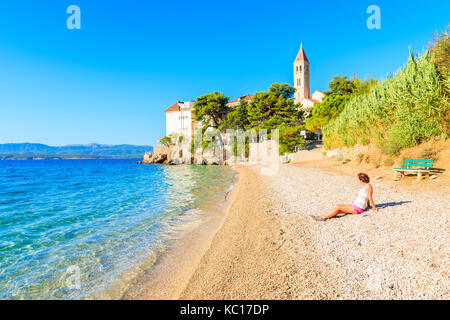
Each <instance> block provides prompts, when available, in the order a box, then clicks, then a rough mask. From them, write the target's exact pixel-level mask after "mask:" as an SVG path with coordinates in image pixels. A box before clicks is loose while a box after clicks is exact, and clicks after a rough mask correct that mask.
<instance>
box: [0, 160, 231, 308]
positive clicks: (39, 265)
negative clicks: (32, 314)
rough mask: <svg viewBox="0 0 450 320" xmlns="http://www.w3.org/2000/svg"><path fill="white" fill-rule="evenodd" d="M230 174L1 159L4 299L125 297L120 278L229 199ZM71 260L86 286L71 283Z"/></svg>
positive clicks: (0, 288)
mask: <svg viewBox="0 0 450 320" xmlns="http://www.w3.org/2000/svg"><path fill="white" fill-rule="evenodd" d="M233 179H234V173H233V171H232V170H231V169H230V168H228V167H221V166H157V165H137V164H135V161H133V160H39V161H32V160H29V161H27V160H26V161H0V219H1V223H0V265H1V270H0V299H80V298H89V297H92V296H95V297H107V298H118V297H120V295H121V294H122V293H123V292H122V291H123V290H125V289H124V288H123V287H122V286H118V285H117V283H120V282H121V281H126V280H129V279H131V278H133V277H135V276H136V275H137V274H138V273H139V272H140V271H142V270H143V267H142V265H148V264H151V263H152V261H155V260H156V259H157V256H158V255H160V254H161V253H163V252H164V251H165V246H166V242H167V236H168V235H170V234H171V233H172V234H173V233H174V232H176V229H177V226H179V225H180V224H181V223H183V222H184V221H189V220H192V219H197V218H198V215H199V214H201V213H199V212H201V209H202V208H207V207H210V206H211V205H212V204H213V203H215V202H217V201H223V200H224V198H225V196H226V194H227V192H229V191H231V189H232V188H230V185H232V183H233ZM71 266H76V268H79V270H80V280H81V282H80V289H73V288H69V287H68V283H67V280H68V278H70V276H71V275H72V273H70V272H68V268H69V267H71ZM69 270H70V269H69ZM146 272H147V271H146ZM114 286H117V287H120V289H118V290H109V291H108V290H107V289H108V288H111V287H114ZM105 290H107V292H108V295H107V296H104V295H102V292H104V291H105ZM105 292H106V291H105Z"/></svg>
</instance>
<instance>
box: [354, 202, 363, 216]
mask: <svg viewBox="0 0 450 320" xmlns="http://www.w3.org/2000/svg"><path fill="white" fill-rule="evenodd" d="M352 207H353V209H355V214H361V213H363V212H364V210H363V209H361V208H360V207H358V206H356V205H354V204H352Z"/></svg>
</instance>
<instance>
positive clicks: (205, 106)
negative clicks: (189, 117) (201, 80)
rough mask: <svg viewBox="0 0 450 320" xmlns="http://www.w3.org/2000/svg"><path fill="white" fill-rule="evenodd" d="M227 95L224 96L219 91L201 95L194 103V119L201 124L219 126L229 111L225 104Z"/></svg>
mask: <svg viewBox="0 0 450 320" xmlns="http://www.w3.org/2000/svg"><path fill="white" fill-rule="evenodd" d="M228 99H229V97H225V96H224V95H223V94H222V93H220V92H217V91H216V92H213V93H209V94H206V95H203V96H201V97H199V98H197V100H196V101H195V103H194V109H193V114H194V117H195V120H197V121H201V122H202V124H203V126H205V127H210V126H211V125H212V126H213V127H214V128H220V127H221V126H222V125H223V124H224V122H225V120H226V117H227V114H228V113H229V111H230V108H229V107H228V106H227V103H228Z"/></svg>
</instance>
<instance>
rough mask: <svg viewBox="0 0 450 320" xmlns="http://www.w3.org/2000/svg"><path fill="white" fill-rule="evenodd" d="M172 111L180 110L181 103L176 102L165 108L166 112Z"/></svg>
mask: <svg viewBox="0 0 450 320" xmlns="http://www.w3.org/2000/svg"><path fill="white" fill-rule="evenodd" d="M172 111H180V105H179V104H178V102H175V103H174V104H173V105H171V106H170V107H168V108H167V109H166V110H164V112H172Z"/></svg>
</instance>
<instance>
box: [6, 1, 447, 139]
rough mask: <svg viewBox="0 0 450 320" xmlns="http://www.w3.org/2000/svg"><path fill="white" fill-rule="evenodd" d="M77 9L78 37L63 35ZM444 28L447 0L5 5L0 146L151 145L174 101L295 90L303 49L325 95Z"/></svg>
mask: <svg viewBox="0 0 450 320" xmlns="http://www.w3.org/2000/svg"><path fill="white" fill-rule="evenodd" d="M71 4H77V5H79V6H80V8H81V30H68V29H67V27H66V19H67V17H68V14H66V8H67V7H68V6H69V5H71ZM370 4H376V5H378V6H379V7H380V8H381V27H382V29H381V30H369V29H368V28H367V27H366V20H367V18H368V16H369V15H368V14H366V9H367V7H368V6H369V5H370ZM448 23H450V1H448V0H429V1H423V0H421V1H415V0H409V1H402V0H399V1H397V0H396V1H392V0H389V1H379V0H371V1H365V0H340V1H338V0H333V1H331V0H329V1H312V0H311V1H303V0H296V1H264V0H258V1H245V0H240V1H235V0H226V1H222V0H220V1H218V0H214V1H212V0H209V1H195V0H192V1H186V0H184V1H151V0H149V1H144V0H141V1H137V0H127V1H122V0H118V1H106V0H96V1H94V0H82V1H80V0H78V1H77V0H69V1H66V0H58V1H54V0H39V1H37V0H28V1H25V0H14V1H1V3H0V143H6V142H40V143H45V144H50V145H64V144H74V143H91V142H98V143H106V144H120V143H130V144H150V145H153V144H155V142H156V139H158V138H160V137H161V136H163V135H164V132H165V129H164V128H165V118H164V114H163V110H164V109H165V108H166V107H168V106H170V105H171V104H173V103H174V102H175V101H177V100H193V99H195V98H196V97H198V96H200V95H202V94H206V93H209V92H212V91H215V90H217V91H221V92H223V93H224V94H225V95H227V96H230V97H231V98H235V97H236V96H240V95H244V94H246V93H254V92H258V91H263V90H267V88H268V87H269V86H270V85H271V84H272V83H273V82H279V83H284V82H287V83H290V84H292V82H293V80H292V73H293V70H292V62H293V60H294V59H295V56H296V54H297V51H298V49H299V46H300V41H303V45H304V48H305V51H306V54H307V56H308V59H309V61H310V63H311V89H312V90H316V89H318V90H326V89H327V84H328V82H329V81H330V80H331V79H332V77H333V76H334V75H347V76H351V75H352V74H354V73H356V74H357V75H358V77H361V78H364V77H365V76H368V75H371V76H373V77H374V78H376V79H382V78H384V77H385V76H386V74H388V73H393V72H395V71H396V70H398V69H399V68H400V67H401V66H402V65H403V64H404V63H405V62H406V61H407V58H408V46H410V47H411V49H412V50H413V51H414V52H416V53H417V52H420V51H422V50H423V49H424V48H426V46H427V45H428V41H429V39H430V38H431V33H433V32H434V31H436V30H439V31H442V30H444V29H445V27H446V25H447V24H448Z"/></svg>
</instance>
